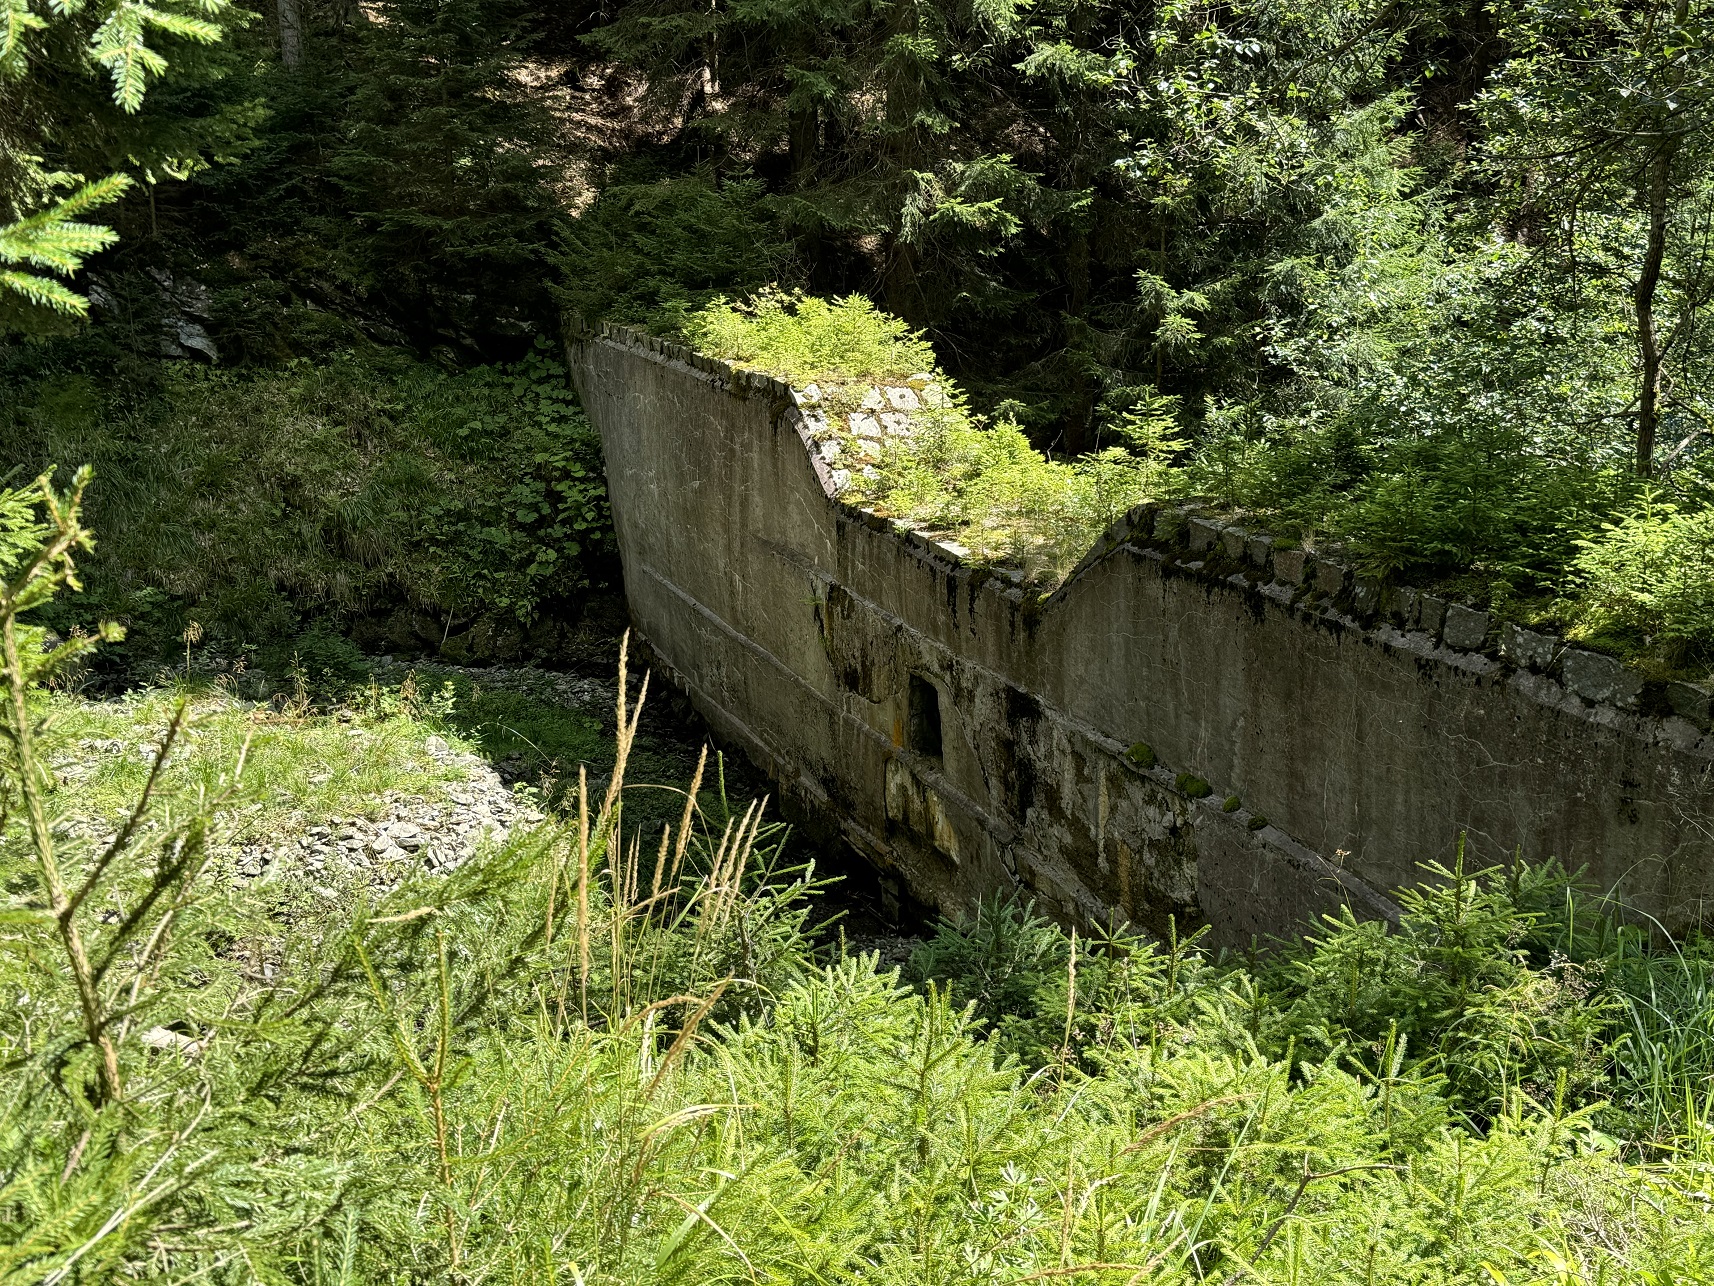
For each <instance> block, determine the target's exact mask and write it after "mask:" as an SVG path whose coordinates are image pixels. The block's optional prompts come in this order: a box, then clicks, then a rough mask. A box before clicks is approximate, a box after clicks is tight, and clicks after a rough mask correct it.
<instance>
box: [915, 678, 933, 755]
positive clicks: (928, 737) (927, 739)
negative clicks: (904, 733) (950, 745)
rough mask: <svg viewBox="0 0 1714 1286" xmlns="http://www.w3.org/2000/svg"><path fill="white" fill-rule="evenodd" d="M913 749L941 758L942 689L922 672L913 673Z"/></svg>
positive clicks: (922, 753) (921, 753)
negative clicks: (924, 676)
mask: <svg viewBox="0 0 1714 1286" xmlns="http://www.w3.org/2000/svg"><path fill="white" fill-rule="evenodd" d="M910 713H911V723H910V729H911V749H912V750H914V751H916V752H917V754H919V755H929V756H932V757H933V758H935V759H939V758H940V689H939V688H937V687H935V686H934V684H932V683H930V682H929V681H928V680H927V679H925V678H923V677H922V675H920V674H913V675H911V712H910Z"/></svg>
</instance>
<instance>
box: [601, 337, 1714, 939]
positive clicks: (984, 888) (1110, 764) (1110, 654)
mask: <svg viewBox="0 0 1714 1286" xmlns="http://www.w3.org/2000/svg"><path fill="white" fill-rule="evenodd" d="M570 358H571V367H572V370H573V372H574V376H575V379H576V382H577V385H578V388H579V390H580V392H581V394H582V396H583V401H584V405H585V407H586V409H587V410H588V413H589V415H590V417H591V419H592V420H593V422H594V423H595V425H596V426H597V427H598V428H599V430H600V432H601V436H602V441H603V443H604V445H605V449H606V456H607V470H608V481H609V489H610V493H611V496H612V502H613V512H614V519H615V522H616V524H617V527H618V535H619V546H620V550H621V553H622V556H623V561H624V569H625V585H626V591H627V594H628V596H629V599H630V604H631V611H632V614H633V617H634V619H635V622H636V624H637V626H638V628H639V629H640V630H641V632H642V633H643V634H644V635H645V636H646V638H647V640H648V641H649V643H650V644H651V645H652V646H653V648H654V650H655V652H656V653H657V655H658V656H659V657H660V658H661V659H662V660H663V661H664V662H665V663H666V664H667V665H668V666H669V667H670V669H671V670H672V671H673V675H672V677H673V678H674V679H675V680H676V681H677V682H679V683H680V684H681V685H682V686H683V687H684V688H685V689H686V690H687V691H688V692H689V694H690V696H691V697H692V699H693V700H694V702H695V703H696V704H697V706H698V707H699V708H700V709H701V711H702V712H703V713H704V715H705V716H706V717H707V718H708V720H709V721H710V723H711V724H712V725H713V726H714V727H715V729H716V730H717V731H718V732H719V733H720V734H722V735H723V736H724V737H726V738H729V739H730V740H731V741H733V742H735V743H738V744H739V745H741V746H743V747H744V748H745V749H746V750H747V751H748V752H749V754H750V755H751V756H752V757H753V758H754V759H755V760H756V761H757V762H758V763H759V764H760V765H761V766H762V767H763V768H764V769H765V770H766V771H767V772H769V773H770V774H771V775H772V776H773V777H774V778H775V779H776V780H777V781H778V782H779V784H780V787H781V789H782V792H783V793H784V794H786V795H787V796H788V797H789V798H791V799H792V800H794V801H796V802H797V803H798V804H800V805H802V806H805V807H807V808H809V809H812V810H814V811H815V812H816V813H818V814H820V815H823V816H827V817H831V818H834V819H837V822H838V824H839V826H840V827H841V828H842V829H843V832H844V834H845V836H846V837H847V838H848V839H849V840H850V841H851V843H852V844H854V845H855V846H856V847H857V848H858V849H859V850H860V851H861V852H862V853H863V854H864V855H865V856H867V857H868V858H869V859H870V861H872V862H873V863H874V864H875V865H876V866H877V867H878V868H879V869H880V871H881V872H883V878H884V879H894V880H897V881H899V882H901V883H902V884H904V885H906V886H908V888H909V890H910V891H911V892H912V893H913V894H914V895H915V896H917V897H918V898H921V899H923V900H925V901H928V902H930V903H932V904H935V905H937V906H939V907H940V908H941V909H942V910H943V911H948V912H957V911H960V910H964V909H968V908H969V907H971V906H972V905H973V904H974V903H975V902H976V900H977V899H978V898H980V897H982V896H984V895H987V894H991V893H994V892H996V891H1006V890H1012V889H1022V890H1024V891H1026V893H1027V895H1028V896H1030V897H1033V898H1034V899H1035V900H1036V901H1037V903H1038V904H1039V905H1041V906H1042V907H1043V908H1044V909H1046V910H1048V911H1049V912H1051V913H1053V914H1055V915H1057V916H1059V917H1061V918H1063V919H1066V920H1071V921H1083V922H1090V921H1099V922H1108V921H1110V920H1114V919H1117V920H1120V921H1125V920H1129V921H1131V922H1133V923H1136V924H1138V925H1140V926H1142V927H1145V928H1151V929H1155V930H1161V929H1163V928H1164V927H1165V926H1166V923H1167V920H1168V918H1169V917H1176V918H1177V919H1178V922H1179V923H1180V924H1183V923H1185V921H1186V919H1187V918H1189V919H1196V920H1206V921H1207V922H1208V923H1209V924H1211V925H1212V926H1213V935H1214V938H1215V940H1216V941H1217V942H1223V943H1229V944H1245V943H1248V942H1249V941H1251V939H1252V935H1257V934H1261V935H1267V934H1278V933H1287V932H1291V931H1293V930H1295V929H1297V928H1299V927H1301V926H1302V925H1303V924H1304V923H1305V922H1306V921H1308V920H1311V919H1313V918H1314V917H1315V916H1317V915H1319V914H1320V913H1322V912H1324V911H1327V910H1330V909H1332V908H1334V907H1336V906H1338V905H1340V904H1342V903H1343V904H1350V905H1351V906H1352V907H1353V908H1354V909H1355V910H1356V911H1357V912H1358V913H1359V914H1360V915H1364V916H1388V917H1390V916H1393V915H1395V914H1396V910H1395V907H1394V904H1393V902H1392V900H1391V894H1392V893H1393V891H1394V890H1396V889H1397V888H1398V887H1399V886H1401V885H1408V884H1412V883H1415V882H1416V881H1417V880H1419V879H1420V878H1422V871H1421V869H1420V864H1422V863H1425V862H1429V861H1436V860H1438V861H1443V862H1450V860H1451V854H1452V852H1453V849H1454V846H1455V844H1456V842H1457V839H1458V836H1459V834H1460V833H1461V832H1467V834H1468V837H1469V841H1468V842H1469V845H1470V847H1471V848H1472V850H1473V851H1474V855H1475V858H1479V859H1480V860H1483V861H1496V862H1497V861H1504V860H1506V859H1507V858H1509V857H1510V856H1511V854H1512V853H1513V852H1514V851H1521V852H1522V854H1523V855H1524V856H1525V857H1526V858H1531V859H1542V858H1547V857H1550V856H1556V857H1559V858H1561V859H1562V860H1564V861H1565V862H1566V863H1567V864H1568V865H1571V866H1574V867H1575V866H1579V865H1587V866H1588V868H1589V871H1590V875H1591V877H1592V878H1593V879H1594V880H1596V881H1599V882H1600V883H1602V884H1603V885H1619V886H1621V887H1622V888H1623V890H1624V891H1625V892H1626V893H1627V894H1628V895H1629V896H1630V897H1632V898H1633V899H1635V900H1636V901H1637V902H1638V903H1639V904H1640V905H1641V906H1642V907H1644V908H1645V909H1646V910H1648V911H1649V912H1651V913H1652V914H1654V915H1656V916H1658V917H1660V918H1661V919H1662V920H1663V921H1664V922H1665V923H1666V924H1668V925H1669V926H1671V927H1681V926H1683V925H1685V924H1687V923H1689V922H1691V921H1695V920H1699V919H1702V918H1704V908H1705V906H1707V907H1708V908H1714V737H1710V736H1708V735H1707V734H1706V731H1705V729H1704V728H1702V727H1699V726H1698V725H1697V723H1696V722H1695V721H1694V717H1692V718H1686V717H1682V716H1680V715H1674V714H1664V715H1663V714H1649V713H1645V710H1646V708H1647V702H1646V700H1645V701H1643V702H1638V701H1636V700H1635V694H1634V693H1632V694H1630V695H1629V696H1625V695H1624V694H1621V699H1628V700H1631V701H1632V703H1633V705H1636V706H1637V707H1638V708H1636V709H1630V710H1626V709H1623V708H1620V707H1619V706H1617V705H1613V704H1603V703H1599V702H1592V701H1591V700H1589V699H1587V698H1586V697H1584V696H1581V695H1579V694H1578V692H1577V691H1576V690H1575V688H1574V686H1567V683H1566V682H1565V681H1562V677H1561V676H1560V674H1559V673H1558V666H1559V664H1560V662H1559V661H1558V660H1556V658H1555V656H1554V655H1553V654H1551V652H1544V653H1543V654H1542V655H1540V656H1538V657H1536V658H1535V661H1534V662H1533V663H1532V662H1524V661H1519V660H1518V659H1517V658H1518V657H1521V656H1523V655H1524V654H1525V653H1527V652H1528V650H1529V649H1528V647H1527V646H1522V645H1520V646H1514V647H1513V649H1512V651H1513V653H1514V659H1513V660H1503V659H1499V658H1496V657H1495V656H1492V655H1489V654H1487V653H1485V652H1483V651H1479V650H1478V651H1460V650H1456V649H1454V648H1452V647H1449V646H1447V644H1446V642H1445V640H1446V639H1447V638H1448V637H1450V635H1451V632H1452V626H1451V625H1448V624H1447V623H1446V622H1445V621H1444V619H1443V613H1442V612H1441V611H1440V610H1438V609H1437V610H1436V611H1434V612H1432V613H1430V612H1429V611H1428V610H1427V609H1426V608H1420V607H1419V606H1417V605H1416V604H1415V602H1414V600H1396V599H1394V600H1389V601H1392V602H1393V603H1394V606H1395V609H1396V608H1397V605H1398V602H1400V601H1406V602H1409V604H1410V611H1409V614H1408V616H1406V615H1405V614H1404V613H1403V612H1402V610H1395V618H1396V619H1395V621H1393V622H1389V621H1388V620H1386V619H1384V616H1383V614H1382V612H1381V611H1379V610H1378V609H1375V610H1366V608H1365V605H1366V604H1367V605H1368V608H1371V609H1372V608H1374V604H1375V603H1376V601H1377V591H1376V589H1375V587H1373V586H1366V585H1362V584H1354V583H1353V582H1352V581H1351V580H1350V578H1349V577H1348V576H1345V575H1344V574H1343V573H1342V572H1337V569H1334V568H1331V567H1327V568H1322V569H1319V571H1318V570H1317V569H1316V568H1314V566H1313V564H1310V565H1308V566H1307V568H1306V563H1305V560H1304V557H1303V555H1301V554H1286V553H1281V554H1277V555H1276V554H1272V553H1270V552H1269V550H1268V549H1267V548H1266V546H1265V545H1264V544H1258V543H1257V542H1255V541H1249V542H1246V541H1245V540H1244V539H1242V538H1238V539H1234V538H1233V536H1234V533H1231V532H1224V533H1223V532H1221V531H1220V530H1219V529H1218V528H1217V527H1213V526H1210V525H1209V524H1207V523H1204V522H1197V521H1191V522H1186V520H1185V517H1184V515H1182V514H1180V513H1178V512H1177V511H1166V512H1164V513H1160V514H1157V513H1155V512H1153V511H1141V510H1140V511H1136V512H1133V514H1132V515H1130V516H1129V517H1128V518H1127V519H1126V520H1125V521H1123V522H1121V523H1120V524H1119V525H1118V526H1117V527H1115V528H1114V530H1113V531H1111V532H1109V533H1108V536H1107V538H1106V539H1105V540H1104V541H1103V542H1102V544H1101V545H1100V546H1099V547H1098V549H1097V551H1096V552H1094V553H1093V554H1091V556H1090V557H1089V558H1087V559H1086V560H1085V561H1084V563H1083V564H1082V566H1081V567H1080V568H1079V569H1078V571H1077V572H1076V573H1074V574H1073V576H1072V577H1071V578H1070V579H1069V580H1068V581H1067V582H1066V584H1065V585H1064V586H1063V587H1062V588H1061V589H1060V590H1058V591H1057V592H1056V593H1055V594H1053V595H1052V596H1051V597H1050V598H1048V599H1046V600H1042V599H1040V598H1039V597H1038V596H1037V595H1036V594H1034V593H1033V592H1030V591H1028V590H1026V589H1024V588H1023V587H1021V586H1019V585H1018V584H1016V583H1014V582H1013V581H1012V580H1010V579H1008V578H1007V577H1006V576H1005V575H1004V574H1000V573H995V572H993V571H991V570H988V569H983V568H974V567H969V566H964V565H961V564H960V563H959V561H958V560H957V559H956V558H955V557H953V556H952V555H951V554H949V553H948V552H947V551H945V550H944V549H942V548H941V547H939V546H937V545H935V544H934V543H933V542H931V541H928V540H925V539H923V538H922V537H920V536H917V535H915V534H910V533H905V532H901V531H898V530H895V529H894V528H893V527H892V526H891V525H890V524H889V523H887V522H886V521H885V520H882V519H879V518H876V517H875V516H873V515H870V514H867V513H864V512H862V511H860V510H857V509H854V508H852V507H850V506H848V505H845V504H842V503H841V502H839V501H838V500H837V499H836V498H834V488H833V484H832V482H831V479H830V477H829V475H828V473H827V471H826V469H825V467H824V466H823V465H822V463H821V462H820V460H819V459H818V458H816V457H815V455H814V453H813V452H812V451H811V450H810V449H809V443H810V438H809V435H808V431H807V429H806V427H805V424H804V421H803V419H802V417H801V415H800V414H799V412H798V410H797V407H796V404H795V402H794V400H793V397H792V393H791V390H790V389H789V388H787V387H786V386H785V385H783V384H781V383H779V382H778V381H775V380H772V379H768V378H766V377H762V376H758V375H755V374H753V373H749V372H743V371H736V372H735V371H733V370H731V369H730V368H728V367H727V366H725V365H724V364H723V363H719V362H715V361H712V360H710V359H707V358H703V357H700V356H697V355H694V354H691V353H689V352H687V351H686V350H683V349H679V348H676V347H675V346H672V345H668V344H664V343H662V342H661V341H658V340H652V339H646V338H644V337H641V336H635V335H632V334H630V333H628V332H624V331H619V330H615V329H606V330H604V331H602V332H601V333H599V334H595V335H586V336H583V337H581V338H577V339H574V340H573V341H572V342H571V344H570ZM1157 533H1158V534H1157ZM1336 572H1337V574H1335V573H1336ZM1476 615H1478V614H1475V613H1466V616H1469V617H1474V616H1476ZM1431 617H1432V619H1431ZM1455 624H1457V625H1458V628H1460V629H1464V630H1466V631H1468V630H1469V622H1468V621H1463V622H1455ZM1413 625H1414V626H1415V627H1416V628H1407V627H1409V626H1413ZM1482 625H1483V626H1484V627H1485V621H1484V622H1483V623H1482ZM1480 641H1481V632H1480V630H1478V631H1477V645H1478V646H1480ZM1529 642H1530V640H1529V639H1528V638H1527V636H1525V637H1524V644H1526V645H1527V644H1528V643H1529ZM1532 664H1533V665H1534V668H1532ZM1621 686H1622V685H1621Z"/></svg>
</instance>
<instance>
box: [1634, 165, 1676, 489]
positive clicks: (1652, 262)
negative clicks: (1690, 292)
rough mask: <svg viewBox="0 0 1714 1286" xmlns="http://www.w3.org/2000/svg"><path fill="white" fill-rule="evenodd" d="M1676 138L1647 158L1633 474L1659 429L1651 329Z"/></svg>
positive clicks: (1656, 350)
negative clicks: (1646, 216) (1645, 244)
mask: <svg viewBox="0 0 1714 1286" xmlns="http://www.w3.org/2000/svg"><path fill="white" fill-rule="evenodd" d="M1675 150H1676V140H1673V139H1668V140H1666V141H1664V142H1663V143H1662V144H1661V148H1660V150H1659V151H1658V152H1657V153H1655V156H1654V159H1653V160H1651V161H1650V162H1649V168H1648V190H1647V192H1646V193H1645V200H1646V203H1647V205H1648V212H1649V240H1648V248H1647V249H1646V250H1645V251H1644V252H1643V266H1642V272H1641V273H1640V274H1639V276H1638V277H1637V289H1636V294H1635V296H1634V300H1635V303H1636V313H1637V348H1638V350H1639V351H1640V354H1641V356H1642V367H1643V370H1642V388H1641V390H1640V396H1639V397H1638V399H1637V474H1638V476H1639V477H1643V478H1647V477H1651V476H1653V474H1654V444H1655V437H1656V435H1657V434H1658V432H1659V429H1660V386H1661V370H1662V367H1661V349H1660V336H1659V335H1658V334H1657V332H1656V330H1655V318H1654V305H1655V296H1656V295H1657V294H1658V293H1659V291H1660V273H1661V264H1662V262H1663V261H1664V260H1665V258H1666V196H1667V181H1668V179H1669V178H1670V176H1671V171H1672V154H1673V152H1674V151H1675Z"/></svg>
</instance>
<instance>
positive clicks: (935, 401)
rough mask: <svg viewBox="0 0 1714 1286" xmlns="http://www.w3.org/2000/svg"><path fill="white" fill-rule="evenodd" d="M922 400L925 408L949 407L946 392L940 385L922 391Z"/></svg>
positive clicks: (930, 386)
mask: <svg viewBox="0 0 1714 1286" xmlns="http://www.w3.org/2000/svg"><path fill="white" fill-rule="evenodd" d="M922 400H923V405H924V406H946V405H948V399H947V396H946V390H945V389H943V388H941V387H940V385H938V384H930V385H929V386H928V387H927V388H925V389H924V390H923V391H922Z"/></svg>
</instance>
